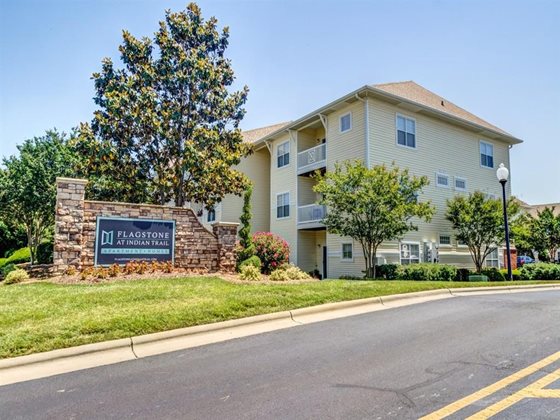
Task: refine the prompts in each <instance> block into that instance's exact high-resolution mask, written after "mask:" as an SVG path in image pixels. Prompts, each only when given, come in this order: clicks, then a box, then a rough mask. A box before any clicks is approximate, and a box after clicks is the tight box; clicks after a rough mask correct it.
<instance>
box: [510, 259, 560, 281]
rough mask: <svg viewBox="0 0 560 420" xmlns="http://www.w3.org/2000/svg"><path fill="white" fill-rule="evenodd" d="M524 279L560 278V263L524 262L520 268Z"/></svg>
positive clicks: (520, 273)
mask: <svg viewBox="0 0 560 420" xmlns="http://www.w3.org/2000/svg"><path fill="white" fill-rule="evenodd" d="M519 275H520V277H521V279H522V280H560V265H559V264H551V263H536V264H524V265H523V267H521V268H520V269H519Z"/></svg>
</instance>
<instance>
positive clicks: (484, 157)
mask: <svg viewBox="0 0 560 420" xmlns="http://www.w3.org/2000/svg"><path fill="white" fill-rule="evenodd" d="M480 166H482V167H484V168H493V167H494V145H492V144H490V143H486V142H485V141H482V140H481V141H480Z"/></svg>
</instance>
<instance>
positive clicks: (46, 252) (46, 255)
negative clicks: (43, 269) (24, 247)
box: [37, 241, 54, 264]
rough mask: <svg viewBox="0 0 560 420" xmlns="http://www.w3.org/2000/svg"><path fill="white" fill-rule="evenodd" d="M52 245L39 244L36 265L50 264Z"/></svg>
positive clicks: (51, 260)
mask: <svg viewBox="0 0 560 420" xmlns="http://www.w3.org/2000/svg"><path fill="white" fill-rule="evenodd" d="M53 250H54V245H53V243H52V242H50V241H49V242H41V243H40V244H39V246H38V247H37V263H38V264H52V262H53Z"/></svg>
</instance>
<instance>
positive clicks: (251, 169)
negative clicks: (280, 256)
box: [216, 147, 270, 233]
mask: <svg viewBox="0 0 560 420" xmlns="http://www.w3.org/2000/svg"><path fill="white" fill-rule="evenodd" d="M237 169H239V170H240V171H241V172H243V173H244V174H245V175H247V176H248V177H249V179H250V180H251V182H252V183H253V195H252V197H251V212H252V215H253V216H252V219H251V228H252V229H251V230H252V232H253V233H254V232H268V231H269V230H270V219H269V217H268V215H269V213H270V153H269V151H268V149H267V148H266V147H265V148H262V149H259V150H257V151H255V152H254V153H253V154H252V155H250V156H248V157H247V158H245V159H243V160H242V161H241V163H240V164H239V166H238V167H237ZM219 207H220V208H219V209H217V210H219V212H218V211H216V220H219V221H222V222H237V223H238V222H239V217H240V216H241V211H242V209H243V197H238V196H235V195H228V196H226V197H225V198H224V200H223V202H222V204H221V206H219ZM218 217H219V218H218Z"/></svg>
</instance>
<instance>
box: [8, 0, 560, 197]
mask: <svg viewBox="0 0 560 420" xmlns="http://www.w3.org/2000/svg"><path fill="white" fill-rule="evenodd" d="M198 3H199V5H200V6H201V7H202V11H203V14H204V16H206V17H209V16H212V15H213V16H216V17H217V18H218V20H219V23H220V25H228V26H229V27H230V31H231V37H230V48H229V52H228V55H229V57H230V58H231V59H232V61H233V65H234V69H235V71H236V76H237V79H238V83H239V85H243V84H247V85H248V86H249V88H250V89H251V92H250V94H249V100H248V104H247V115H246V117H245V119H244V121H243V124H242V127H243V128H245V129H249V128H255V127H259V126H263V125H268V124H273V123H276V122H280V121H285V120H290V119H295V118H298V117H300V116H302V115H303V114H305V113H307V112H310V111H312V110H313V109H315V108H318V107H319V106H321V105H324V104H325V103H327V102H328V101H331V100H333V99H336V98H337V97H339V96H342V95H344V94H345V93H348V92H349V91H351V90H353V89H356V88H358V87H360V86H363V85H365V84H374V83H384V82H391V81H400V80H414V81H416V82H417V83H419V84H421V85H423V86H424V87H426V88H428V89H430V90H432V91H434V92H436V93H438V94H439V95H441V96H443V97H445V98H447V99H449V100H450V101H452V102H455V103H456V104H457V105H459V106H462V107H464V108H466V109H467V110H469V111H471V112H473V113H474V114H477V115H479V116H480V117H482V118H484V119H486V120H488V121H489V122H491V123H493V124H495V125H497V126H498V127H501V128H503V129H505V130H506V131H508V132H510V133H512V134H513V135H515V136H517V137H520V138H522V139H524V140H525V143H524V144H522V145H520V146H516V147H514V148H513V150H512V154H511V156H512V187H513V192H514V194H516V195H517V196H519V197H520V198H522V199H524V200H526V201H528V202H530V203H544V202H560V82H559V77H560V42H559V41H560V25H559V24H558V22H560V0H526V1H515V0H507V1H491V0H471V1H467V0H422V1H421V0H416V1H410V0H409V1H402V0H393V1H389V0H387V1H319V0H316V1H305V0H299V1H297V0H296V1H272V0H271V1H264V0H261V1H235V0H229V1H226V0H222V1H199V2H198ZM186 4H187V2H186V1H156V0H134V1H133V0H126V1H125V0H120V1H119V0H113V1H109V0H74V1H70V0H65V1H57V0H52V1H48V0H39V1H28V0H0V155H10V154H13V153H15V151H16V149H15V145H16V144H18V143H21V142H22V141H23V140H24V139H26V138H30V137H33V136H38V135H41V134H43V133H44V131H45V130H46V129H49V128H52V127H56V128H58V129H59V130H66V131H68V130H69V129H70V128H71V127H73V126H76V125H77V124H78V123H79V122H80V121H89V120H90V119H91V116H92V112H93V110H94V109H95V108H94V104H93V101H92V99H91V98H92V96H93V83H92V81H91V79H90V76H91V73H93V72H94V71H97V70H98V69H99V68H100V62H101V59H102V58H103V57H106V56H110V57H113V58H114V59H118V50H117V47H118V45H119V43H120V40H121V30H122V29H128V30H129V31H130V32H132V34H134V35H135V36H150V35H151V34H152V33H153V32H154V31H155V30H156V28H157V23H158V21H159V20H161V19H162V18H163V15H164V10H165V9H166V8H171V9H173V10H179V9H182V8H184V6H185V5H186Z"/></svg>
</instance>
